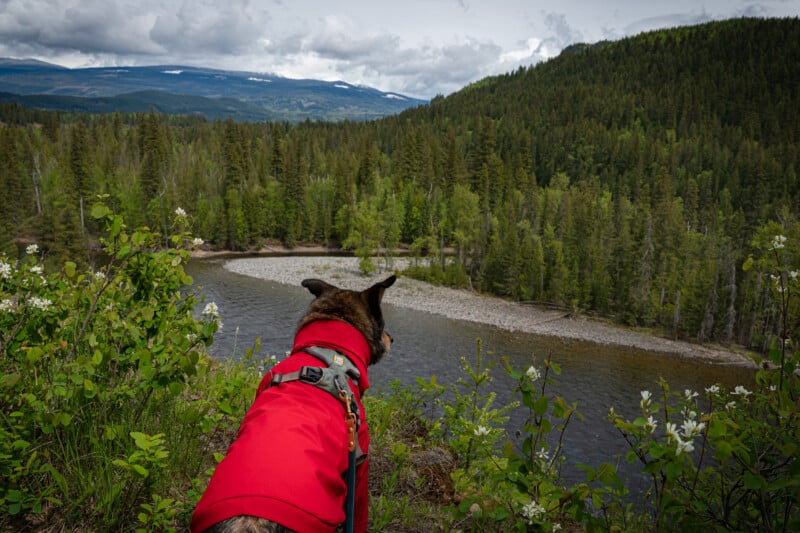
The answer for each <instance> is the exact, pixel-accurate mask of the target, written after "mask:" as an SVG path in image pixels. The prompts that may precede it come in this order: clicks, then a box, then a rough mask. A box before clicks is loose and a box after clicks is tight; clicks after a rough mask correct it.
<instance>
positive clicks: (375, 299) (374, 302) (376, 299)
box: [361, 274, 397, 316]
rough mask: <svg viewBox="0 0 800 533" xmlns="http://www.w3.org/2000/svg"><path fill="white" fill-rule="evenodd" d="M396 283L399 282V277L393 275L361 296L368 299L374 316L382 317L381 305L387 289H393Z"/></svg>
mask: <svg viewBox="0 0 800 533" xmlns="http://www.w3.org/2000/svg"><path fill="white" fill-rule="evenodd" d="M395 281H397V276H395V275H394V274H392V275H391V276H389V277H388V278H386V279H385V280H383V281H379V282H378V283H376V284H375V285H373V286H372V287H370V288H369V289H367V290H365V291H364V292H362V293H361V296H362V297H363V298H365V299H366V301H367V304H368V305H369V308H370V311H372V314H374V315H375V316H381V315H380V309H381V308H380V305H381V300H383V293H384V291H385V290H386V289H388V288H389V287H391V286H392V285H393V284H394V282H395Z"/></svg>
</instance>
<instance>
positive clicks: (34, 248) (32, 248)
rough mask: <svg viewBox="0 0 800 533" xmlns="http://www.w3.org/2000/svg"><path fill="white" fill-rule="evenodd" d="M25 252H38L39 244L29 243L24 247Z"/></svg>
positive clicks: (33, 253)
mask: <svg viewBox="0 0 800 533" xmlns="http://www.w3.org/2000/svg"><path fill="white" fill-rule="evenodd" d="M25 253H26V254H28V255H36V254H37V253H39V245H38V244H29V245H28V247H27V248H25Z"/></svg>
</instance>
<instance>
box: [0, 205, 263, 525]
mask: <svg viewBox="0 0 800 533" xmlns="http://www.w3.org/2000/svg"><path fill="white" fill-rule="evenodd" d="M91 214H92V216H93V217H94V219H95V220H96V221H97V222H98V224H100V225H103V226H105V228H106V233H107V234H106V237H105V238H104V239H102V244H103V247H104V253H105V254H106V256H107V260H108V262H107V263H106V264H105V266H103V267H102V268H101V269H100V270H98V271H97V272H79V271H78V269H77V267H76V265H75V264H74V263H70V262H67V263H65V264H64V266H63V269H62V270H61V271H60V272H54V273H50V274H47V275H46V274H45V272H44V269H43V267H42V262H41V257H40V256H41V253H40V251H39V249H38V247H37V246H36V245H31V246H29V247H28V250H27V252H28V253H27V254H26V256H25V257H23V258H22V259H21V260H19V261H17V262H12V261H10V260H9V259H7V258H0V406H2V407H0V480H2V482H0V528H3V529H5V528H11V529H36V528H43V529H44V528H48V529H49V528H53V529H62V528H63V529H76V530H112V529H113V530H120V531H131V530H134V529H136V528H137V527H139V526H143V527H145V528H150V529H153V528H156V529H164V528H165V527H166V524H172V523H173V522H174V521H175V520H178V521H179V522H180V521H181V520H185V519H186V516H187V513H188V512H189V511H190V510H191V508H192V507H193V505H194V503H195V501H194V500H195V499H196V497H197V494H198V490H202V487H203V486H204V484H205V482H204V480H201V479H199V478H200V476H203V477H204V476H205V475H206V474H205V470H206V469H207V468H209V467H210V466H212V465H213V459H212V456H211V455H210V453H208V451H207V450H208V449H209V448H216V447H217V445H218V443H217V442H215V441H216V440H217V439H219V438H220V437H221V436H222V434H223V433H227V434H229V433H230V431H231V428H232V427H235V426H236V425H238V421H239V420H240V419H241V413H242V412H243V409H244V408H245V407H246V404H247V402H248V401H249V398H248V399H247V401H245V400H244V399H243V396H242V394H243V393H242V392H241V391H242V387H241V383H239V384H235V383H233V384H231V383H220V382H219V381H216V380H217V379H218V378H217V377H214V376H213V375H212V374H214V373H215V372H216V371H213V370H210V366H211V363H210V361H209V360H208V358H207V357H206V356H205V355H204V350H205V347H206V346H207V345H209V344H211V342H212V341H213V335H214V333H215V332H216V331H217V329H218V328H219V327H221V322H220V319H219V316H218V310H217V309H216V306H215V305H213V304H212V303H209V304H208V305H206V307H205V310H204V314H203V316H202V318H201V319H199V320H198V319H197V318H195V316H194V315H193V312H194V309H195V306H196V305H197V304H198V297H197V296H196V295H194V294H193V293H191V292H190V291H187V290H186V288H187V287H188V286H189V285H191V283H192V279H191V278H190V277H189V276H188V275H186V273H185V272H184V269H183V266H184V265H185V264H186V262H187V260H188V259H189V252H188V250H187V245H190V243H191V242H192V241H191V236H190V235H189V234H188V233H185V232H183V227H184V226H185V225H186V223H187V220H186V214H185V213H183V211H182V210H177V211H176V213H175V216H174V219H173V225H174V229H175V235H174V236H172V237H171V239H170V243H171V245H172V247H170V248H168V249H162V248H160V246H161V244H162V243H163V241H162V240H161V239H160V238H159V236H158V235H156V234H154V233H152V232H150V231H149V230H148V229H146V228H142V229H138V230H135V231H133V232H130V233H129V232H128V231H127V228H126V227H125V224H124V222H123V220H122V219H121V218H120V217H119V216H116V215H114V214H113V213H112V212H111V211H110V210H109V209H108V208H107V207H106V206H105V205H103V204H102V203H98V204H97V205H95V206H94V207H93V208H92V210H91ZM228 374H229V375H230V374H235V375H236V376H237V378H236V379H238V380H239V381H242V380H247V381H248V382H253V381H254V380H255V379H257V376H256V375H255V374H254V373H253V372H247V371H245V370H244V368H239V369H234V370H232V371H231V372H229V373H228ZM251 376H253V377H251ZM234 381H235V380H234ZM212 383H214V384H215V387H209V388H207V389H204V390H198V387H208V386H209V385H210V384H212ZM254 387H255V385H253V386H252V387H247V388H246V389H247V390H248V391H252V390H254ZM250 394H252V393H251V392H250ZM225 440H229V439H228V437H227V436H225Z"/></svg>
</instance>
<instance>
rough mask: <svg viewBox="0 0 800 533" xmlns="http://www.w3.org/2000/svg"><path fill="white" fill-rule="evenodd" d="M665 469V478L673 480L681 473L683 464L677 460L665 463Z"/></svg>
mask: <svg viewBox="0 0 800 533" xmlns="http://www.w3.org/2000/svg"><path fill="white" fill-rule="evenodd" d="M665 470H666V473H667V479H668V480H670V481H673V480H675V479H677V478H678V477H680V475H681V474H682V473H683V465H681V464H680V463H677V462H672V463H667V466H666V468H665Z"/></svg>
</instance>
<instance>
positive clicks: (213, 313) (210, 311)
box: [203, 302, 219, 317]
mask: <svg viewBox="0 0 800 533" xmlns="http://www.w3.org/2000/svg"><path fill="white" fill-rule="evenodd" d="M203 314H204V315H205V316H210V317H218V316H219V307H217V304H215V303H214V302H209V303H207V304H206V306H205V308H204V309H203Z"/></svg>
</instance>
